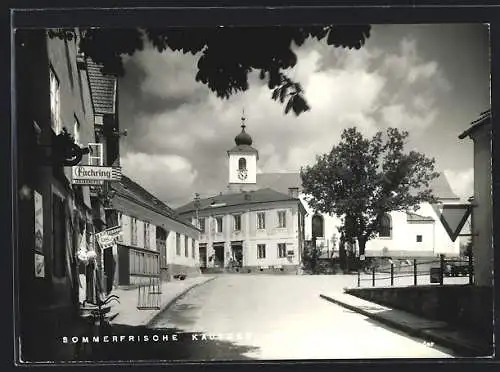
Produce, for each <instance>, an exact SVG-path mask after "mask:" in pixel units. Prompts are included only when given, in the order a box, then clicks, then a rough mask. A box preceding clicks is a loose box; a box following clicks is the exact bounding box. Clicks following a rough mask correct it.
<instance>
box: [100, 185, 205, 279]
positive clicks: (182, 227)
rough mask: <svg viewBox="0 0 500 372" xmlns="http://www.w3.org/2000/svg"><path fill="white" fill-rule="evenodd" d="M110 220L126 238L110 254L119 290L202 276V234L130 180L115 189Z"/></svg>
mask: <svg viewBox="0 0 500 372" xmlns="http://www.w3.org/2000/svg"><path fill="white" fill-rule="evenodd" d="M111 188H112V190H113V198H112V200H111V205H110V208H111V209H110V210H109V211H108V215H109V220H111V221H113V225H114V226H121V228H122V235H121V236H120V237H119V238H118V240H117V244H116V246H115V247H114V248H113V249H112V250H110V252H112V254H113V259H114V262H116V263H117V267H116V268H115V270H114V278H113V283H114V285H115V286H131V285H132V286H135V285H141V284H148V283H149V282H150V281H154V280H156V279H160V278H161V279H162V280H164V281H166V280H171V279H172V277H173V276H174V275H177V274H184V275H188V276H195V275H199V274H200V269H199V257H198V242H199V237H200V231H199V230H198V229H197V228H196V227H195V226H194V225H191V224H190V223H188V222H185V221H184V220H182V219H180V218H178V217H177V216H176V215H175V213H174V211H173V210H172V209H171V208H169V207H168V206H167V205H165V204H164V203H162V202H161V201H160V200H158V199H157V198H156V197H155V196H153V195H152V194H150V193H149V192H148V191H146V190H145V189H144V188H142V187H141V186H140V185H139V184H137V183H136V182H134V181H132V180H131V179H130V178H129V177H127V176H122V179H121V181H120V182H114V183H112V185H111Z"/></svg>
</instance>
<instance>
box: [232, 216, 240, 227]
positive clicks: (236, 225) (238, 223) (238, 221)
mask: <svg viewBox="0 0 500 372" xmlns="http://www.w3.org/2000/svg"><path fill="white" fill-rule="evenodd" d="M233 217H234V231H240V230H241V215H239V214H237V215H235V216H233Z"/></svg>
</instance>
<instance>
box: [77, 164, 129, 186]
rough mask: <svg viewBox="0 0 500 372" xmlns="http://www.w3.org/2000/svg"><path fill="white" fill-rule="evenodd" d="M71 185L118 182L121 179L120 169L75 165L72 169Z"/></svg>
mask: <svg viewBox="0 0 500 372" xmlns="http://www.w3.org/2000/svg"><path fill="white" fill-rule="evenodd" d="M72 176H73V181H72V183H73V184H82V183H83V184H85V185H99V184H100V183H97V182H95V181H101V182H102V181H119V180H120V179H121V177H122V169H121V168H120V167H97V166H92V165H77V166H74V167H73V168H72Z"/></svg>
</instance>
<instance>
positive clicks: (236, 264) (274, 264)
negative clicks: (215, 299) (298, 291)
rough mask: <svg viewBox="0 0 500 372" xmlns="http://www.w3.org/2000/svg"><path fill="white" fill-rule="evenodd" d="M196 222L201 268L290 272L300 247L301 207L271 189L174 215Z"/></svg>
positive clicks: (210, 200)
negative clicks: (198, 229)
mask: <svg viewBox="0 0 500 372" xmlns="http://www.w3.org/2000/svg"><path fill="white" fill-rule="evenodd" d="M177 213H179V215H180V216H183V217H185V218H187V219H190V220H192V221H193V223H198V226H199V227H200V230H201V236H200V245H199V257H200V266H201V267H202V268H203V269H207V268H208V269H220V270H225V269H232V270H234V271H238V272H265V273H268V272H278V273H281V272H285V273H295V272H296V270H297V267H298V266H299V264H300V259H301V255H302V250H303V246H304V214H305V211H304V208H303V206H302V205H301V203H300V200H298V199H297V198H296V197H293V196H291V195H285V194H282V193H278V192H276V191H274V190H271V189H262V190H257V191H252V192H248V193H247V192H243V193H234V194H223V195H218V196H215V197H213V198H208V199H201V200H197V201H195V202H192V203H189V204H188V205H186V206H183V207H181V208H179V209H178V210H177Z"/></svg>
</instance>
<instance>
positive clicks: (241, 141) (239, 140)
mask: <svg viewBox="0 0 500 372" xmlns="http://www.w3.org/2000/svg"><path fill="white" fill-rule="evenodd" d="M245 127H246V125H245V116H243V117H242V118H241V132H240V134H238V135H237V136H236V137H234V142H236V146H241V145H248V146H251V145H252V142H253V141H252V137H251V136H250V135H249V134H248V133H247V132H245Z"/></svg>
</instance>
